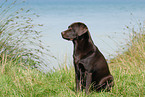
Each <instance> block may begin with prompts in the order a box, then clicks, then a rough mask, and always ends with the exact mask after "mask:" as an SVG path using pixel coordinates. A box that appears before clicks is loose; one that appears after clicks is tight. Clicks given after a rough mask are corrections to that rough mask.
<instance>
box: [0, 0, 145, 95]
mask: <svg viewBox="0 0 145 97" xmlns="http://www.w3.org/2000/svg"><path fill="white" fill-rule="evenodd" d="M6 1H7V0H6ZM6 1H5V2H3V3H6ZM12 5H13V4H12ZM3 8H4V7H3V4H1V7H0V9H3ZM6 9H7V8H6ZM10 9H11V8H10ZM20 11H24V10H20ZM3 12H7V11H4V10H3V11H0V97H10V96H14V97H20V96H22V97H51V96H52V97H97V96H98V97H112V96H114V97H120V96H123V97H138V96H139V97H144V96H145V83H144V82H145V66H144V64H145V30H144V27H143V26H141V25H140V27H139V30H136V31H135V30H134V29H132V28H129V27H128V29H131V30H130V31H131V32H132V35H131V37H130V42H129V43H128V45H127V47H128V50H127V51H125V52H124V53H122V54H118V56H116V57H115V58H114V59H111V60H110V63H109V67H110V70H111V73H112V75H113V76H114V80H115V86H114V87H113V88H112V90H111V91H110V92H100V93H96V92H93V91H92V92H91V93H90V94H89V95H86V94H85V92H80V93H76V92H75V76H74V68H73V66H70V67H67V66H66V65H65V64H62V66H60V68H59V69H56V70H54V71H52V72H51V71H50V72H48V73H47V74H44V73H43V72H41V71H39V70H37V69H35V68H34V69H32V68H31V65H34V63H41V60H42V59H41V58H36V57H37V54H35V53H34V51H37V50H38V49H37V50H35V49H34V48H25V47H26V46H27V45H26V43H25V42H26V40H27V39H28V38H30V37H31V36H32V34H33V35H34V36H33V37H32V38H31V39H32V40H31V39H30V40H29V41H27V42H28V43H31V42H32V44H33V45H34V44H36V43H35V41H34V40H37V39H35V38H37V35H38V36H39V33H38V32H35V30H33V26H32V24H29V23H28V24H27V23H26V21H27V19H28V18H27V19H26V18H24V17H19V18H22V20H23V21H25V22H23V23H25V24H24V25H22V24H21V23H20V22H19V23H20V24H17V23H16V21H18V20H17V18H15V16H16V15H18V13H17V14H16V13H14V12H13V14H14V15H11V16H10V17H9V16H8V17H5V19H4V18H3V17H2V14H3V15H4V13H3ZM15 14H16V15H15ZM15 19H16V20H15ZM20 20H21V19H20ZM12 23H14V24H12ZM28 25H29V26H28ZM26 26H28V27H26ZM24 30H25V31H24ZM29 30H32V32H31V31H29ZM19 35H20V36H19ZM33 38H34V39H33ZM40 43H41V42H40ZM34 46H38V45H34ZM40 50H41V49H40ZM24 51H25V52H24ZM31 51H32V52H31ZM30 52H31V54H30ZM38 52H39V51H38ZM36 59H37V60H36ZM28 63H29V65H27V64H28Z"/></svg>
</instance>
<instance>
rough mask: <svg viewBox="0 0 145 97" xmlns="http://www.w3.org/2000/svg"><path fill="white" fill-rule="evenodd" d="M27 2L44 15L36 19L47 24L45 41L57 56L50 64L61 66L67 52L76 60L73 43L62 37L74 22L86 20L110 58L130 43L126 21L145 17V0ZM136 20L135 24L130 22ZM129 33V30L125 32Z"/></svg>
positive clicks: (41, 0) (95, 38)
mask: <svg viewBox="0 0 145 97" xmlns="http://www.w3.org/2000/svg"><path fill="white" fill-rule="evenodd" d="M26 1H27V2H26V5H25V6H27V7H28V8H31V10H32V11H34V12H36V13H38V14H39V15H40V17H39V18H37V19H35V21H34V22H36V23H40V24H44V27H43V28H42V29H40V30H42V34H43V38H42V41H43V42H44V43H45V44H46V45H49V46H50V51H51V53H52V54H53V55H54V56H56V57H57V60H53V61H52V62H51V64H50V65H49V67H48V68H52V67H53V66H54V67H58V63H63V62H64V60H65V56H67V59H66V60H67V63H68V64H69V63H72V52H73V44H72V42H70V41H67V40H64V39H62V37H61V34H60V33H61V32H62V31H64V30H66V29H67V27H68V26H69V25H70V24H71V23H73V22H76V21H77V22H78V21H80V22H83V23H85V24H86V25H87V26H88V28H89V31H90V33H91V36H92V39H93V41H94V43H95V45H96V46H97V47H98V48H99V49H100V51H101V52H102V53H103V54H104V56H105V57H106V58H107V59H110V56H109V55H114V56H115V55H116V54H117V53H116V51H119V50H120V49H119V48H120V47H121V46H122V45H124V44H125V43H126V40H127V39H128V32H127V30H124V28H125V26H126V25H134V24H136V21H137V20H140V21H141V22H143V21H144V20H145V2H144V1H143V0H132V1H131V0H130V1H129V0H125V1H121V0H111V1H107V0H104V1H103V0H102V1H101V0H96V1H95V0H84V1H83V0H80V1H79V0H70V1H66V0H64V1H63V0H26ZM130 23H132V24H130ZM124 33H126V34H124Z"/></svg>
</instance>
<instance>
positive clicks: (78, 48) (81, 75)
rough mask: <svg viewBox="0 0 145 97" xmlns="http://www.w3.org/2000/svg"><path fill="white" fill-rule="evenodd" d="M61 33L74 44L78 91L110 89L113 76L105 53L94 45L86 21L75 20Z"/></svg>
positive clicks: (112, 83)
mask: <svg viewBox="0 0 145 97" xmlns="http://www.w3.org/2000/svg"><path fill="white" fill-rule="evenodd" d="M61 35H62V37H63V38H64V39H66V40H71V41H72V42H73V44H74V51H73V59H74V67H75V79H76V91H77V92H78V91H80V90H81V91H82V90H83V89H86V90H85V92H86V93H87V94H88V93H89V90H91V89H92V90H96V91H103V90H106V91H110V90H111V88H112V87H113V85H114V81H113V76H112V75H111V74H110V71H109V68H108V64H107V61H106V59H105V58H104V56H103V54H102V53H101V52H100V51H99V49H98V48H97V47H96V46H95V45H94V43H93V41H92V39H91V35H90V32H89V30H88V27H87V26H86V25H85V24H84V23H81V22H75V23H73V24H71V25H70V26H69V27H68V29H67V30H65V31H63V32H61Z"/></svg>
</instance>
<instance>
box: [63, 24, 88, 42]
mask: <svg viewBox="0 0 145 97" xmlns="http://www.w3.org/2000/svg"><path fill="white" fill-rule="evenodd" d="M87 32H88V28H87V26H86V25H85V24H84V23H81V22H75V23H73V24H71V25H70V26H69V27H68V29H67V30H65V31H63V32H61V35H62V37H63V38H64V39H66V40H74V39H77V38H78V37H79V36H82V35H83V34H85V33H87Z"/></svg>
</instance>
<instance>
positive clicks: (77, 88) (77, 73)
mask: <svg viewBox="0 0 145 97" xmlns="http://www.w3.org/2000/svg"><path fill="white" fill-rule="evenodd" d="M75 77H76V91H77V92H79V91H80V74H79V72H76V75H75Z"/></svg>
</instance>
